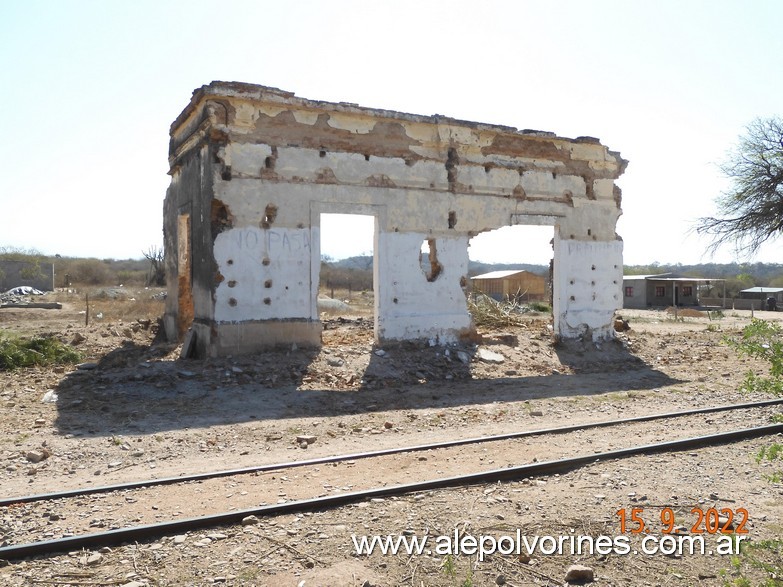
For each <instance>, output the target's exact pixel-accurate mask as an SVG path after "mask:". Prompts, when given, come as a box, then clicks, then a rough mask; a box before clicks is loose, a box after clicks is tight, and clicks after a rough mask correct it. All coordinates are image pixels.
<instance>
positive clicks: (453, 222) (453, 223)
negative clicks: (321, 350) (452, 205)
mask: <svg viewBox="0 0 783 587" xmlns="http://www.w3.org/2000/svg"><path fill="white" fill-rule="evenodd" d="M455 226H457V213H456V212H455V211H454V210H452V211H450V212H449V228H454V227H455Z"/></svg>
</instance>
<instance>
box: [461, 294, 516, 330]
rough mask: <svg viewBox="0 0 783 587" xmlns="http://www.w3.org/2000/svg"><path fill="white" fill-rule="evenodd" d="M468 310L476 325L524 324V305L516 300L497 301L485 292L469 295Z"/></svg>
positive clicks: (506, 325) (503, 325) (499, 326)
mask: <svg viewBox="0 0 783 587" xmlns="http://www.w3.org/2000/svg"><path fill="white" fill-rule="evenodd" d="M468 311H469V312H470V314H471V315H472V316H473V322H474V324H475V325H476V326H481V327H485V328H506V327H508V326H523V325H524V324H525V323H526V321H525V320H524V319H523V318H522V316H521V315H520V313H521V312H522V306H520V304H517V303H516V302H496V301H495V300H493V299H492V298H490V297H489V296H486V295H484V294H476V293H473V294H471V295H470V296H469V297H468Z"/></svg>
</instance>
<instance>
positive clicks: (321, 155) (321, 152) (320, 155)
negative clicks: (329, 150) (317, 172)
mask: <svg viewBox="0 0 783 587" xmlns="http://www.w3.org/2000/svg"><path fill="white" fill-rule="evenodd" d="M318 156H319V157H326V151H325V150H324V149H321V150H320V151H318Z"/></svg>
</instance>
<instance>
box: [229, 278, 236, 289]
mask: <svg viewBox="0 0 783 587" xmlns="http://www.w3.org/2000/svg"><path fill="white" fill-rule="evenodd" d="M236 286H237V281H236V279H231V280H229V282H228V287H236Z"/></svg>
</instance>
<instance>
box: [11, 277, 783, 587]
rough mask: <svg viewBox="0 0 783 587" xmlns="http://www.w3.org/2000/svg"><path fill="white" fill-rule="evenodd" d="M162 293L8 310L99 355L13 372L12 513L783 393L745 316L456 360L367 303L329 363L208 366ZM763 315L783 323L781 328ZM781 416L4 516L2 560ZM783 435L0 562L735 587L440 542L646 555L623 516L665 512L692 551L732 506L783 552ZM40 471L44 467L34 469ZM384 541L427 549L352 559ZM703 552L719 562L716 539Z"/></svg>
mask: <svg viewBox="0 0 783 587" xmlns="http://www.w3.org/2000/svg"><path fill="white" fill-rule="evenodd" d="M121 293H122V292H121ZM154 293H155V292H153V291H149V290H142V291H137V292H132V293H126V294H124V295H117V296H114V295H113V294H112V296H108V298H107V299H94V300H93V301H91V302H90V305H91V308H90V314H91V319H90V324H89V325H87V326H85V314H84V313H83V312H84V310H85V307H84V300H83V296H81V295H78V294H65V293H61V294H58V296H59V299H60V300H61V301H62V302H63V304H64V307H63V309H61V310H39V309H2V310H0V329H4V330H13V331H18V332H22V333H24V334H54V335H55V336H58V337H60V338H61V339H62V340H63V341H64V342H66V343H69V344H71V343H73V344H74V346H75V347H76V348H77V349H79V350H81V351H82V352H83V353H84V363H86V364H83V365H81V368H77V367H70V366H69V367H65V368H63V367H55V368H34V369H26V370H18V371H14V372H4V373H2V374H0V382H2V386H0V486H1V487H2V492H1V493H2V495H3V496H6V497H7V496H16V495H25V494H30V493H42V492H49V491H54V490H60V489H70V488H78V487H89V486H96V485H107V484H114V483H119V482H123V481H133V480H138V479H147V478H161V477H169V476H177V475H182V474H185V473H193V472H207V471H215V470H221V469H226V468H239V467H248V466H252V465H258V464H264V463H278V462H287V461H293V460H303V459H311V458H315V457H319V456H327V455H337V454H344V453H355V452H363V451H370V450H379V449H383V448H391V447H399V446H412V445H419V444H424V443H430V442H437V441H443V440H450V439H459V438H469V437H474V436H482V435H489V434H505V433H509V432H514V431H521V430H534V429H542V428H548V427H554V426H562V425H566V424H578V423H587V422H595V421H600V420H609V419H614V418H620V417H630V416H635V415H642V414H650V413H660V412H667V411H674V410H684V409H689V408H694V407H700V406H712V405H721V404H728V403H733V402H740V401H754V400H759V399H767V398H765V397H761V396H752V395H748V394H745V393H741V392H739V391H738V388H739V384H740V382H741V381H742V379H743V377H744V374H745V373H746V372H747V371H748V370H754V371H756V372H759V373H763V372H765V371H766V366H765V365H762V364H759V363H757V362H755V361H753V360H750V359H747V358H743V357H738V356H737V355H736V354H735V353H734V352H733V351H732V350H731V349H729V348H728V347H727V346H726V345H725V344H724V343H723V338H724V337H725V336H736V334H737V333H738V332H739V329H741V328H742V327H743V326H744V325H746V324H748V323H749V321H750V312H743V311H732V310H727V311H725V312H724V315H723V316H722V317H720V318H716V319H713V320H711V319H710V318H709V317H708V316H706V315H693V316H691V315H687V314H689V313H688V312H686V313H685V314H686V315H683V314H682V313H681V314H680V315H679V316H678V317H677V319H675V318H674V316H673V315H672V314H671V313H667V312H665V311H653V310H645V311H641V310H639V311H624V312H623V313H622V315H623V317H624V318H626V319H627V320H629V322H630V326H631V329H630V330H629V331H627V332H625V333H622V334H619V335H618V337H617V339H616V340H615V341H611V342H607V343H604V344H600V345H593V344H591V343H589V344H588V343H582V342H570V343H568V344H563V343H560V344H555V343H554V341H553V337H552V329H551V319H550V318H548V317H546V316H542V315H534V316H529V317H528V319H527V321H526V323H525V324H524V325H523V326H516V327H512V328H504V329H502V330H493V331H484V332H482V334H483V342H482V344H481V345H478V346H477V345H471V344H464V345H452V346H448V347H443V346H439V345H432V346H431V345H430V344H428V343H415V344H414V343H411V344H400V345H385V346H377V345H374V344H373V338H372V316H371V314H370V315H368V313H367V311H366V308H365V309H364V310H363V311H361V312H358V313H357V314H352V315H346V316H335V315H330V316H325V331H324V336H323V340H324V347H323V348H322V349H320V350H308V349H296V348H290V349H281V350H276V351H270V352H265V353H262V354H258V355H253V356H243V357H233V358H228V359H222V360H207V361H196V360H179V359H178V356H179V349H178V348H177V347H175V346H172V345H168V344H165V343H162V342H159V339H156V337H155V332H156V327H155V321H156V318H157V316H158V315H159V313H160V311H161V309H162V303H161V302H159V301H155V300H151V296H152V295H153V294H154ZM80 312H81V313H80ZM98 315H100V317H98ZM755 316H756V317H762V318H765V319H770V320H780V319H783V313H766V312H756V313H755ZM489 351H491V352H489ZM49 392H52V393H49ZM54 396H56V400H55V397H54ZM44 398H46V401H44ZM779 411H780V410H779V409H773V408H768V409H763V410H753V411H744V412H736V413H734V412H732V413H715V414H706V415H702V416H693V417H689V418H683V419H677V420H670V421H668V420H667V421H665V422H663V423H662V422H650V423H645V424H634V425H627V426H623V427H619V428H606V429H600V430H596V431H581V432H577V433H573V434H569V435H559V436H555V437H551V436H547V437H531V438H525V439H518V440H514V441H506V442H503V443H493V444H491V445H481V446H478V447H476V446H465V447H457V448H454V449H451V450H449V451H443V452H441V451H438V452H437V453H435V452H424V453H412V454H406V455H396V456H394V457H388V458H386V459H384V460H378V461H373V462H372V464H371V465H370V464H368V463H365V462H363V461H362V460H355V461H349V462H347V463H341V464H339V465H321V466H311V467H302V468H299V469H292V470H291V471H290V472H284V473H274V472H273V473H265V474H253V475H246V476H242V477H233V478H231V479H222V480H212V481H204V482H200V483H194V484H189V485H187V486H184V487H179V488H177V489H160V490H133V491H127V492H123V493H122V494H120V495H96V496H92V497H86V498H79V499H76V500H62V501H60V502H56V503H46V504H31V505H26V506H16V507H8V508H0V544H2V545H8V544H17V543H23V542H29V541H32V540H41V539H50V538H59V537H63V536H68V535H73V534H80V533H83V532H91V531H99V530H106V529H111V528H119V527H123V526H126V525H137V524H144V523H152V522H157V521H162V520H168V519H178V518H179V519H182V518H186V517H189V516H193V515H202V514H205V513H212V512H215V513H216V512H222V511H228V510H238V511H239V510H244V509H250V508H253V507H257V506H259V505H263V504H270V503H282V502H285V501H290V500H294V499H301V498H306V497H314V496H317V495H333V494H337V493H340V492H350V491H355V490H359V489H364V488H370V487H377V486H383V485H395V484H399V483H409V482H413V481H418V480H424V479H433V478H441V477H448V476H451V475H456V474H459V473H463V472H470V471H481V470H489V469H499V468H504V467H507V466H513V465H519V464H524V463H530V462H535V461H545V460H550V459H556V458H562V457H565V456H577V455H584V454H592V453H596V452H600V451H604V450H609V449H612V448H621V447H624V446H630V445H634V444H639V443H653V442H661V441H665V440H672V439H676V438H684V437H688V436H693V435H697V434H707V433H711V432H718V431H722V430H729V429H738V428H744V427H750V426H754V425H759V424H762V423H767V422H769V420H770V418H771V417H772V415H773V414H774V413H776V412H779ZM305 437H309V439H308V440H306V441H302V438H305ZM773 440H774V439H771V438H762V439H758V440H749V441H743V442H739V443H735V444H731V445H725V446H720V447H712V448H705V449H699V450H694V451H687V452H681V453H670V454H660V455H655V456H646V457H634V458H627V459H618V460H614V461H607V462H600V463H595V464H592V465H589V466H586V467H582V468H579V469H576V470H573V471H571V472H568V473H563V474H560V475H554V476H549V477H541V478H536V479H522V480H519V481H512V482H506V483H496V484H490V485H474V486H469V487H460V488H454V489H444V490H437V491H429V492H423V493H417V494H406V495H404V496H400V497H391V498H376V499H372V500H369V501H360V502H357V503H354V504H352V505H348V506H344V507H340V508H335V509H331V510H324V511H319V512H314V513H305V514H291V515H284V516H277V517H274V518H264V517H262V518H261V519H260V520H259V521H258V523H249V522H250V521H249V522H248V524H247V525H237V526H229V527H218V528H215V529H213V530H209V531H200V532H189V533H185V534H182V535H178V536H167V537H164V538H162V539H160V540H156V541H154V542H148V543H138V544H132V545H124V546H118V547H109V548H104V549H102V550H101V551H99V552H72V553H66V554H62V555H58V556H53V557H47V558H37V559H29V560H26V561H21V562H17V561H15V562H12V563H10V564H7V565H5V566H0V584H2V585H32V584H47V585H128V586H130V587H142V586H144V585H150V586H151V585H211V584H226V585H270V586H276V585H281V586H284V585H295V586H298V587H310V586H315V585H324V586H326V585H330V586H331V585H335V586H342V585H345V586H367V587H369V586H387V585H412V586H416V587H421V586H449V585H459V586H465V587H467V586H470V585H503V584H505V585H512V586H513V585H562V584H565V578H566V573H567V569H568V568H569V567H570V566H571V565H584V566H587V567H590V569H592V573H593V580H594V582H595V583H596V584H598V585H618V586H620V585H632V586H636V585H639V586H641V585H703V586H713V585H725V584H728V583H727V582H728V581H733V580H734V579H735V578H736V576H737V575H736V573H737V568H735V565H733V564H732V562H733V561H732V558H731V557H730V556H727V555H718V554H713V555H709V554H704V555H702V554H689V553H686V554H683V555H681V556H676V555H665V554H661V553H657V554H649V555H648V554H641V553H640V554H637V555H634V554H632V553H628V554H621V553H614V552H612V553H608V554H605V553H601V552H597V551H594V552H593V553H592V554H591V553H589V552H584V551H583V552H582V554H578V553H575V552H571V551H570V550H568V549H566V550H568V551H567V552H566V553H565V554H557V553H555V554H547V553H546V549H540V550H538V551H536V552H534V553H533V554H532V556H529V557H527V556H520V555H519V554H518V553H517V552H514V553H511V554H502V553H497V552H496V553H494V554H491V555H487V556H486V557H478V556H477V555H476V554H470V553H469V552H467V551H466V550H470V549H469V548H467V549H463V551H462V552H460V553H457V554H456V555H449V554H448V553H447V552H446V551H445V550H443V548H445V547H443V545H444V544H445V542H446V538H447V537H450V539H451V540H453V539H454V533H455V532H457V537H458V539H460V537H464V536H468V538H470V537H474V538H477V539H478V538H480V537H484V539H485V540H486V541H487V544H488V543H489V542H488V541H489V540H490V539H495V540H499V539H500V538H501V537H505V536H508V537H511V538H514V539H517V540H518V539H519V538H520V537H525V538H527V539H528V541H532V540H533V538H534V537H553V538H554V539H560V540H561V541H565V542H566V546H567V541H568V540H570V539H571V537H573V538H575V537H578V536H590V537H593V538H596V537H598V536H608V537H611V538H614V539H616V538H617V537H622V536H626V537H627V539H628V540H629V541H630V544H631V545H632V547H633V549H638V548H640V546H641V544H640V543H641V540H642V538H643V537H644V536H645V534H630V530H629V529H630V528H633V527H634V525H633V524H632V523H631V522H630V517H629V518H628V520H627V521H628V524H627V527H626V530H627V532H626V534H624V535H623V534H622V533H621V528H620V514H618V512H619V511H620V510H625V511H626V513H627V515H628V516H630V515H631V514H630V512H631V510H632V509H634V508H636V509H635V512H636V515H637V516H639V517H641V518H642V519H644V521H645V523H646V525H647V529H648V530H649V533H650V535H652V536H656V537H660V536H661V533H660V528H661V516H662V515H665V514H664V512H667V511H668V510H666V508H671V511H672V512H673V514H675V516H676V522H677V525H681V526H684V527H685V529H686V530H688V534H689V535H690V536H694V535H695V534H693V532H691V530H693V528H692V526H694V525H697V526H698V523H697V522H698V520H697V516H698V511H695V512H694V511H693V510H694V508H697V510H701V511H707V510H709V508H713V507H714V508H717V509H719V510H720V509H724V508H728V509H730V510H731V513H735V514H736V516H737V520H739V519H740V518H741V517H742V516H743V514H742V513H741V510H742V509H744V510H747V512H748V521H747V523H746V529H747V530H748V537H749V538H750V539H751V540H752V541H761V540H765V539H771V538H777V537H780V535H781V533H782V532H781V530H782V528H783V526H782V525H781V520H782V519H783V487H782V486H781V484H775V483H772V482H770V481H769V480H768V479H767V478H766V476H767V475H768V474H769V473H771V472H772V470H773V469H772V465H770V464H768V463H761V464H757V463H756V460H755V458H754V457H755V454H756V453H757V452H758V451H759V449H760V448H761V447H763V446H765V445H768V444H769V443H770V442H772V441H773ZM37 456H43V458H42V459H40V460H38V462H34V461H35V460H36V459H37ZM702 527H704V526H702ZM696 529H698V528H696ZM374 535H380V536H387V535H390V536H392V537H393V538H399V537H400V536H404V537H406V538H407V539H412V538H417V539H423V538H424V537H427V540H428V542H427V544H426V545H425V546H426V547H425V548H423V550H422V552H421V553H420V554H411V555H409V554H406V553H402V552H400V553H398V554H396V555H394V554H383V553H381V552H379V551H376V552H374V553H373V554H371V555H367V554H363V553H358V552H357V548H356V541H360V540H361V538H362V537H367V538H368V539H371V537H372V536H374ZM705 537H706V540H707V543H708V545H709V547H710V548H714V547H716V542H717V537H716V536H715V535H709V534H707V535H705ZM439 540H440V542H439ZM463 544H464V542H463ZM504 544H505V545H508V542H506V543H504ZM542 544H544V543H542ZM439 545H440V546H441V547H442V548H441V549H438V548H437V547H438V546H439ZM468 546H469V543H468ZM478 558H483V560H478ZM0 565H2V563H0ZM739 570H741V572H742V573H744V574H745V575H746V576H748V577H750V578H751V583H750V584H754V585H755V584H757V583H759V582H760V581H761V578H762V576H763V575H761V574H760V572H759V571H758V570H754V569H751V568H750V567H749V565H747V564H744V563H742V564H741V565H740V568H739Z"/></svg>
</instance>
